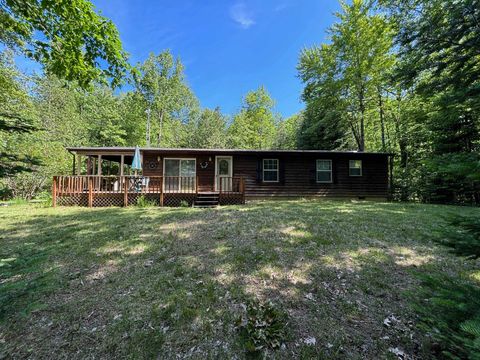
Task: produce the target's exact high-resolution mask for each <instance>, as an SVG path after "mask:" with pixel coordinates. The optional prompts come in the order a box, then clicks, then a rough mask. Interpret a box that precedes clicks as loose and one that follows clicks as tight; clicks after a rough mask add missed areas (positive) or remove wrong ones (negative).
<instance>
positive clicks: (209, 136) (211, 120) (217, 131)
mask: <svg viewBox="0 0 480 360" xmlns="http://www.w3.org/2000/svg"><path fill="white" fill-rule="evenodd" d="M226 128H227V120H226V117H225V116H224V115H222V113H221V112H220V109H219V108H216V109H215V110H210V109H204V110H203V111H202V113H201V115H200V117H199V119H198V121H197V123H196V125H195V128H194V129H192V131H193V134H194V135H193V143H192V144H191V147H195V148H200V149H223V148H225V147H226V144H227V132H226Z"/></svg>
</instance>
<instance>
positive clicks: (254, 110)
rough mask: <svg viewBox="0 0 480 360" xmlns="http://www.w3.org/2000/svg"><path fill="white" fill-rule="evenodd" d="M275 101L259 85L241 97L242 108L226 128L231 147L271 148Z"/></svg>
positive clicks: (273, 138)
mask: <svg viewBox="0 0 480 360" xmlns="http://www.w3.org/2000/svg"><path fill="white" fill-rule="evenodd" d="M274 105H275V102H274V101H273V99H272V98H271V96H270V94H269V93H268V92H267V90H266V89H265V88H264V87H263V86H261V87H259V88H258V89H257V90H255V91H250V92H249V93H247V95H245V97H244V99H243V105H242V109H241V110H240V112H239V113H238V114H236V115H235V116H234V118H233V122H232V124H231V125H230V127H229V129H228V134H229V141H230V144H231V146H232V147H235V148H242V149H271V148H272V147H273V145H274V143H275V137H276V128H275V125H276V118H275V115H274V113H273V107H274Z"/></svg>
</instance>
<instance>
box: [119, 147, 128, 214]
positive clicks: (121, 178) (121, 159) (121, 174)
mask: <svg viewBox="0 0 480 360" xmlns="http://www.w3.org/2000/svg"><path fill="white" fill-rule="evenodd" d="M124 167H125V155H120V169H119V170H120V171H119V175H120V182H119V183H120V184H119V185H120V188H121V187H122V186H123V182H126V181H125V178H124V177H123V171H124V169H123V168H124ZM125 206H127V205H125Z"/></svg>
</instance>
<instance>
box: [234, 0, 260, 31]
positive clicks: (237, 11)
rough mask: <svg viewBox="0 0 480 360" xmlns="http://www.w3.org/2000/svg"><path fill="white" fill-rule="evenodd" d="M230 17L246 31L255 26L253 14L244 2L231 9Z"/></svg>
mask: <svg viewBox="0 0 480 360" xmlns="http://www.w3.org/2000/svg"><path fill="white" fill-rule="evenodd" d="M230 17H231V18H232V20H233V21H235V22H236V23H237V24H239V25H240V26H241V27H242V28H244V29H248V28H249V27H251V26H252V25H255V20H254V19H253V14H252V12H251V11H249V10H248V8H247V6H246V5H245V3H244V2H237V3H235V4H234V5H233V6H232V7H231V8H230Z"/></svg>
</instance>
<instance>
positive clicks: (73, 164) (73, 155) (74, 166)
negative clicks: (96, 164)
mask: <svg viewBox="0 0 480 360" xmlns="http://www.w3.org/2000/svg"><path fill="white" fill-rule="evenodd" d="M76 157H77V156H76V155H75V154H72V158H73V161H72V175H75V169H76V168H77V167H76V164H75V160H76Z"/></svg>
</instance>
